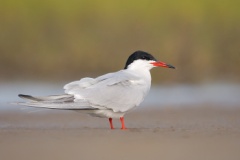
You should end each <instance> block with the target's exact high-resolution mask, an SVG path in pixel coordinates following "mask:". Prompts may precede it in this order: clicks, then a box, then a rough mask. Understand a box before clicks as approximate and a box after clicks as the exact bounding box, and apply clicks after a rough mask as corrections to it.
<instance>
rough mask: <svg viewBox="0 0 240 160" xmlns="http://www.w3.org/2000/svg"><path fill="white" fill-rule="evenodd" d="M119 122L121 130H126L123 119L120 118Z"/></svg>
mask: <svg viewBox="0 0 240 160" xmlns="http://www.w3.org/2000/svg"><path fill="white" fill-rule="evenodd" d="M120 121H121V123H122V128H121V129H122V130H126V129H127V128H126V127H125V124H124V117H120Z"/></svg>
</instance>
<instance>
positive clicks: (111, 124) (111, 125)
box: [108, 118, 114, 129]
mask: <svg viewBox="0 0 240 160" xmlns="http://www.w3.org/2000/svg"><path fill="white" fill-rule="evenodd" d="M108 120H109V123H110V128H111V129H114V127H113V123H112V118H109V119H108Z"/></svg>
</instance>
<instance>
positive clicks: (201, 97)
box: [0, 82, 240, 110]
mask: <svg viewBox="0 0 240 160" xmlns="http://www.w3.org/2000/svg"><path fill="white" fill-rule="evenodd" d="M63 85H64V83H63V84H54V83H44V82H40V83H34V82H14V83H1V84H0V110H6V109H7V110H9V109H16V107H17V106H14V105H10V104H9V103H11V102H16V101H21V99H20V98H19V97H18V96H17V95H18V94H19V93H22V94H31V95H52V94H62V93H64V90H63V89H62V86H63ZM202 104H208V105H212V106H218V107H235V108H236V107H237V108H240V85H239V84H229V83H217V84H202V85H172V86H161V85H153V86H152V87H151V90H150V92H149V95H148V96H147V97H146V98H145V100H144V102H143V103H142V104H141V107H143V108H144V107H146V106H147V107H159V108H163V107H166V106H171V107H183V106H193V107H197V106H198V107H199V106H204V105H202Z"/></svg>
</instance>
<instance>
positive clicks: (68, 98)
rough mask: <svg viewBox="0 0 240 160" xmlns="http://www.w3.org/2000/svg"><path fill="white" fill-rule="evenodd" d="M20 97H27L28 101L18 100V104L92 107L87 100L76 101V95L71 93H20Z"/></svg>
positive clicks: (57, 107) (67, 107) (70, 107)
mask: <svg viewBox="0 0 240 160" xmlns="http://www.w3.org/2000/svg"><path fill="white" fill-rule="evenodd" d="M18 96H19V97H20V98H23V99H26V100H27V101H26V102H18V103H17V104H18V105H23V106H31V107H40V108H51V109H74V110H75V109H79V110H82V109H90V108H91V107H89V106H90V105H89V103H88V102H87V101H84V100H83V101H81V102H74V96H73V95H69V94H63V95H51V96H45V97H33V96H31V95H23V94H19V95H18Z"/></svg>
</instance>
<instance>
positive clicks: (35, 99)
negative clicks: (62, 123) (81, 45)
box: [17, 50, 175, 130]
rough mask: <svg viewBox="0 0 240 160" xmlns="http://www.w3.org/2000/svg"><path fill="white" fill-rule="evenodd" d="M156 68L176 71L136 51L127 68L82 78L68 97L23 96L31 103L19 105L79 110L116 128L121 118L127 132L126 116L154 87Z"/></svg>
mask: <svg viewBox="0 0 240 160" xmlns="http://www.w3.org/2000/svg"><path fill="white" fill-rule="evenodd" d="M154 67H164V68H172V69H175V67H174V66H173V65H170V64H167V63H164V62H161V61H157V59H156V58H154V57H153V56H152V55H151V54H150V53H148V52H145V51H141V50H139V51H135V52H134V53H132V54H131V55H130V56H129V57H128V59H127V61H126V63H125V66H124V68H123V69H121V70H119V71H117V72H112V73H107V74H104V75H102V76H99V77H96V78H90V77H86V78H82V79H80V80H77V81H73V82H70V83H68V84H66V85H65V86H64V87H63V88H64V90H65V93H64V94H61V95H50V96H31V95H25V94H19V95H18V96H19V97H20V98H22V99H25V100H27V101H25V102H18V103H17V104H19V105H24V106H31V107H40V108H50V109H62V110H75V111H80V112H86V113H88V114H90V115H92V116H95V117H101V118H108V120H109V124H110V128H111V129H114V126H113V121H112V120H113V118H117V119H120V122H121V129H122V130H125V129H127V128H126V126H125V123H124V115H125V114H126V113H128V112H129V111H131V110H133V109H134V108H136V107H137V106H139V105H140V103H141V102H143V100H144V98H145V97H146V95H147V94H148V92H149V90H150V87H151V74H150V70H151V69H152V68H154Z"/></svg>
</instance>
